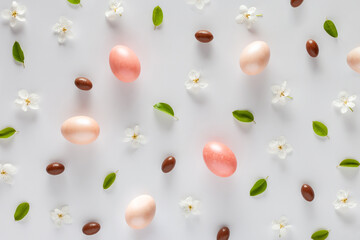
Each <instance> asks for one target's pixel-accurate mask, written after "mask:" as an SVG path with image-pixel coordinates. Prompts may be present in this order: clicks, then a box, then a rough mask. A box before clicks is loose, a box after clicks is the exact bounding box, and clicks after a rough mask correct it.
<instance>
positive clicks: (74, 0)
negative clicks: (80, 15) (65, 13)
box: [67, 0, 81, 5]
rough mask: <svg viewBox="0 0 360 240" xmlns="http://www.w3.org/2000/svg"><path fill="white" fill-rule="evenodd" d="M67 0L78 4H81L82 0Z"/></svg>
mask: <svg viewBox="0 0 360 240" xmlns="http://www.w3.org/2000/svg"><path fill="white" fill-rule="evenodd" d="M67 1H68V2H69V3H71V4H74V5H78V4H80V1H81V0H67Z"/></svg>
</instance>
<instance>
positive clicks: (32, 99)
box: [15, 89, 40, 112]
mask: <svg viewBox="0 0 360 240" xmlns="http://www.w3.org/2000/svg"><path fill="white" fill-rule="evenodd" d="M18 95H19V98H18V99H16V100H15V103H16V104H18V105H19V106H20V107H21V109H22V110H23V111H24V112H26V111H27V110H28V108H30V109H33V110H36V109H39V101H40V97H39V95H37V94H35V93H31V94H29V93H28V91H26V90H24V89H23V90H20V91H19V92H18Z"/></svg>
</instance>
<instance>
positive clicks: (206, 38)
mask: <svg viewBox="0 0 360 240" xmlns="http://www.w3.org/2000/svg"><path fill="white" fill-rule="evenodd" d="M195 38H196V39H197V40H198V41H199V42H202V43H208V42H211V41H212V40H213V39H214V36H213V35H212V33H211V32H209V31H207V30H200V31H197V32H196V33H195Z"/></svg>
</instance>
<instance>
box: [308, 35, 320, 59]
mask: <svg viewBox="0 0 360 240" xmlns="http://www.w3.org/2000/svg"><path fill="white" fill-rule="evenodd" d="M306 51H307V52H308V53H309V55H310V56H311V57H317V55H319V46H318V45H317V43H316V42H315V41H314V40H312V39H309V40H308V41H307V42H306Z"/></svg>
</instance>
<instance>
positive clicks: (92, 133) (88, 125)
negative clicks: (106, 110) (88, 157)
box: [61, 116, 100, 144]
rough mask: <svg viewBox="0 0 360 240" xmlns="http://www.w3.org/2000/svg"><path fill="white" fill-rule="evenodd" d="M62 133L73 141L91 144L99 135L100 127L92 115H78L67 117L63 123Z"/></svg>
mask: <svg viewBox="0 0 360 240" xmlns="http://www.w3.org/2000/svg"><path fill="white" fill-rule="evenodd" d="M61 133H62V135H63V136H64V138H65V139H66V140H68V141H69V142H71V143H74V144H89V143H91V142H93V141H95V140H96V138H97V137H98V136H99V133H100V127H99V125H98V123H97V122H96V121H95V120H94V119H92V118H90V117H86V116H77V117H72V118H69V119H67V120H66V121H65V122H64V123H63V124H62V125H61Z"/></svg>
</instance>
